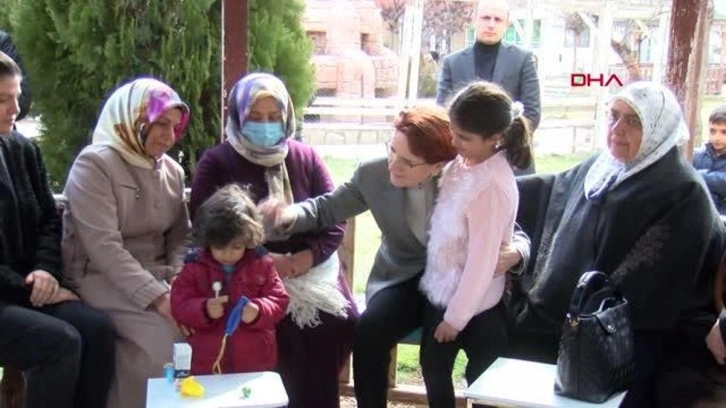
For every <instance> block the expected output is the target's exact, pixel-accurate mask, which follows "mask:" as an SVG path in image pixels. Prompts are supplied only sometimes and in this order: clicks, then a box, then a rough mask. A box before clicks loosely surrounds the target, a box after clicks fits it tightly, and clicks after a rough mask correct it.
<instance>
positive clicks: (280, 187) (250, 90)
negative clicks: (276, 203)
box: [225, 73, 295, 204]
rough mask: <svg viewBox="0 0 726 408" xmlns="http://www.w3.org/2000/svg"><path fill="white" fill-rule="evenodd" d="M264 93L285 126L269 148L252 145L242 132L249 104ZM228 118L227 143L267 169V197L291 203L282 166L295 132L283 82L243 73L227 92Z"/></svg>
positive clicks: (293, 112) (286, 176)
mask: <svg viewBox="0 0 726 408" xmlns="http://www.w3.org/2000/svg"><path fill="white" fill-rule="evenodd" d="M265 96H271V97H273V98H275V100H277V104H278V106H279V107H280V111H281V113H282V124H283V127H284V129H285V135H284V137H283V138H282V140H281V141H280V142H279V143H278V144H277V145H275V146H271V147H264V146H257V145H255V144H253V143H252V142H250V140H249V139H248V138H247V137H245V135H243V134H242V131H241V129H242V127H243V125H244V122H245V120H247V115H249V113H250V108H251V107H252V105H253V104H254V103H255V102H256V101H257V100H258V99H259V98H262V97H265ZM227 118H228V119H227V126H226V128H225V133H226V135H227V142H229V144H230V145H232V147H233V148H234V149H235V150H236V151H237V153H239V154H240V155H241V156H242V157H244V158H245V159H247V160H249V161H250V162H252V163H255V164H257V165H260V166H263V167H266V168H267V170H266V171H265V180H266V181H267V186H268V195H269V197H275V198H277V199H279V200H283V201H284V202H285V203H286V204H292V203H293V196H292V187H291V186H290V178H289V176H288V174H287V167H286V166H285V157H287V151H288V147H287V140H288V139H289V138H290V137H291V136H292V135H293V134H294V133H295V109H294V108H293V105H292V99H290V94H288V92H287V88H285V84H283V83H282V81H280V80H279V79H278V78H277V77H275V76H274V75H270V74H265V73H254V74H249V75H247V76H245V77H244V78H242V79H240V80H239V81H238V82H237V83H236V84H235V85H234V87H233V88H232V90H231V91H230V93H229V102H228V104H227Z"/></svg>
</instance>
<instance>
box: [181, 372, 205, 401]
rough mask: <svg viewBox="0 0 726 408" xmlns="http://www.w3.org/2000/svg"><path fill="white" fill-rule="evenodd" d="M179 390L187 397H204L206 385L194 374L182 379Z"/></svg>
mask: <svg viewBox="0 0 726 408" xmlns="http://www.w3.org/2000/svg"><path fill="white" fill-rule="evenodd" d="M179 391H180V392H181V395H183V396H185V397H194V398H202V397H204V386H203V385H202V384H200V383H199V382H198V381H197V380H196V379H194V376H191V377H187V378H185V379H183V380H181V384H180V385H179Z"/></svg>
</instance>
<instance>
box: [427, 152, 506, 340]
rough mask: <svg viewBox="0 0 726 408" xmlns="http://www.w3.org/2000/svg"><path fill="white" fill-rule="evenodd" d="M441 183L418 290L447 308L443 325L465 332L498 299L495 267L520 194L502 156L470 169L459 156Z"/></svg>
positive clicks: (499, 285) (501, 286)
mask: <svg viewBox="0 0 726 408" xmlns="http://www.w3.org/2000/svg"><path fill="white" fill-rule="evenodd" d="M440 185H441V188H440V191H439V195H438V200H437V202H436V206H435V208H434V213H433V216H432V217H431V232H430V238H429V243H428V259H427V262H426V271H425V272H424V275H423V277H422V278H421V289H422V290H423V292H424V293H425V294H426V296H427V297H428V299H429V301H431V303H433V304H434V305H437V306H441V307H445V308H446V313H445V314H444V320H445V321H446V322H447V323H449V324H450V325H451V326H452V327H454V328H455V329H457V330H463V329H464V327H466V325H467V323H469V320H470V319H471V318H472V317H473V316H475V315H477V314H479V313H481V312H483V311H485V310H487V309H490V308H491V307H493V306H495V305H496V304H497V303H498V302H499V300H500V299H501V297H502V293H503V292H504V284H505V277H504V276H498V277H494V269H495V267H496V265H497V260H498V256H499V250H500V247H501V245H502V244H505V243H509V241H510V239H511V237H512V232H513V229H514V220H515V217H516V213H517V206H518V203H519V192H518V190H517V185H516V183H515V180H514V173H513V172H512V168H511V166H510V165H509V162H508V161H507V159H506V153H505V152H499V153H497V154H495V155H494V156H492V157H490V158H489V159H487V160H486V161H484V162H483V163H480V164H477V165H475V166H471V167H467V166H466V165H464V161H463V159H462V158H461V157H457V158H456V159H455V160H454V161H453V162H451V163H450V164H449V165H448V166H447V167H446V168H445V169H444V173H443V175H442V177H441V180H440Z"/></svg>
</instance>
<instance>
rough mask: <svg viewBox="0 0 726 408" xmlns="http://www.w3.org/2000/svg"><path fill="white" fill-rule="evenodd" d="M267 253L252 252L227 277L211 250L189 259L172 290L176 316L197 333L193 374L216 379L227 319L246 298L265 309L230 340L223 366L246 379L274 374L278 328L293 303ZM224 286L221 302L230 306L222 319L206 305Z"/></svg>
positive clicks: (193, 343)
mask: <svg viewBox="0 0 726 408" xmlns="http://www.w3.org/2000/svg"><path fill="white" fill-rule="evenodd" d="M266 254H267V251H266V250H265V249H264V248H262V247H259V248H257V249H255V250H248V251H247V252H246V253H245V255H244V256H243V257H242V259H240V260H239V261H238V262H237V265H235V267H236V268H235V270H234V271H233V272H232V273H231V274H229V275H225V273H224V272H223V271H222V265H221V264H220V263H219V262H217V261H216V260H215V259H214V258H213V257H212V255H211V253H210V252H209V250H196V251H192V252H190V253H189V254H188V255H187V259H186V260H185V265H184V268H183V269H182V271H181V272H180V273H179V275H178V276H177V278H176V280H174V283H173V285H172V288H171V313H172V315H173V316H174V319H176V321H177V322H178V323H180V324H183V325H185V326H187V327H190V328H193V329H194V330H195V333H194V334H192V335H191V336H189V338H188V339H187V341H188V342H189V344H190V345H191V346H192V367H191V372H192V374H196V375H201V374H211V373H212V367H213V365H214V362H215V361H216V359H217V355H218V354H219V351H220V348H221V346H222V337H223V336H224V329H225V326H226V323H227V316H228V315H229V313H230V311H231V310H232V308H234V306H235V304H236V303H237V301H238V300H239V299H240V298H241V297H242V296H247V297H248V298H249V299H250V301H251V302H254V303H255V304H257V306H259V307H260V313H259V315H258V316H257V319H256V320H255V321H253V322H252V323H249V324H245V323H243V322H241V323H240V325H239V327H238V328H237V330H236V331H235V332H234V333H233V334H232V335H231V336H229V337H228V338H227V346H226V349H225V353H224V356H223V358H222V360H221V367H222V372H224V373H240V372H251V371H264V370H272V369H274V368H275V365H276V364H277V343H276V341H275V326H276V325H277V323H278V322H280V320H282V318H283V317H284V316H285V311H286V309H287V304H288V302H289V298H288V296H287V292H285V287H284V286H283V284H282V281H281V280H280V277H279V276H278V275H277V271H276V270H275V267H274V264H273V262H272V259H271V258H270V257H269V256H267V255H266ZM215 281H219V282H221V283H222V290H221V292H220V296H223V295H228V296H229V302H228V303H227V304H226V307H225V315H224V317H222V318H219V319H216V320H212V319H210V318H209V317H208V316H207V312H206V306H205V302H206V300H207V299H209V298H212V297H214V290H213V289H212V284H213V282H215Z"/></svg>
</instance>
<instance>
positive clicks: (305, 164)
mask: <svg viewBox="0 0 726 408" xmlns="http://www.w3.org/2000/svg"><path fill="white" fill-rule="evenodd" d="M227 109H228V118H229V119H228V121H227V127H226V135H227V140H226V142H224V143H222V144H220V145H219V146H216V147H214V148H212V149H211V150H209V151H207V152H206V153H204V156H203V157H202V159H201V161H200V162H199V166H198V168H197V171H196V174H195V175H194V181H193V183H192V195H191V201H190V210H191V212H192V215H194V213H195V212H196V209H197V208H199V206H200V205H201V204H202V203H203V202H204V200H206V199H207V198H208V197H210V196H211V195H212V194H213V193H214V191H216V190H217V189H218V188H219V187H222V186H224V185H226V184H229V183H241V184H245V185H248V186H249V188H250V191H251V192H252V193H253V195H254V198H255V199H256V200H257V201H260V200H263V199H266V198H268V197H275V198H277V199H279V200H281V201H283V202H286V203H289V204H291V203H293V202H299V201H304V200H305V199H307V198H310V197H317V196H320V195H322V194H325V193H327V192H329V191H331V190H332V189H333V182H332V181H331V179H330V175H329V174H328V170H327V169H326V167H325V164H324V163H323V161H322V160H321V159H320V157H318V155H317V154H316V153H315V151H314V150H313V149H312V148H311V147H310V146H307V145H304V144H302V143H299V142H297V141H295V140H292V139H291V138H290V137H291V136H292V135H293V134H294V132H295V113H294V110H293V106H292V100H291V99H290V96H289V95H288V92H287V89H286V88H285V85H284V84H283V83H282V81H280V80H279V79H278V78H276V77H274V76H272V75H269V74H262V73H255V74H250V75H248V76H246V77H244V78H242V79H241V80H240V81H239V82H238V83H237V84H236V85H235V86H234V88H233V89H232V91H231V92H230V96H229V104H228V108H227ZM343 232H344V230H343V224H337V225H336V224H333V225H331V226H329V227H328V228H325V229H320V230H318V231H316V232H311V233H305V234H297V235H293V236H291V237H289V239H287V240H283V241H277V242H267V243H265V247H266V248H267V249H269V251H270V255H271V256H272V258H273V260H274V263H275V267H276V268H277V271H278V273H279V274H280V276H281V277H282V278H283V282H284V283H285V288H286V290H287V292H288V294H289V296H290V305H289V307H288V309H287V315H286V316H285V319H284V320H283V321H282V322H281V323H280V324H279V325H278V327H277V343H278V353H279V356H278V357H279V358H278V361H279V363H278V369H279V371H280V374H281V376H282V378H283V381H284V383H285V387H286V389H287V393H288V396H289V398H290V405H289V406H290V407H291V408H300V407H305V408H334V407H337V406H338V405H339V393H338V383H339V380H338V375H339V373H340V370H341V369H342V367H343V365H344V364H345V362H346V360H347V358H348V356H349V354H350V349H351V343H352V338H353V325H354V320H355V317H356V315H357V312H356V310H355V306H354V303H353V302H352V299H351V296H350V291H349V290H348V288H347V285H346V283H345V280H344V277H343V274H342V273H340V272H341V271H340V270H339V266H338V257H337V255H336V254H335V251H336V250H337V249H338V246H339V245H340V243H341V241H342V239H343Z"/></svg>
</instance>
